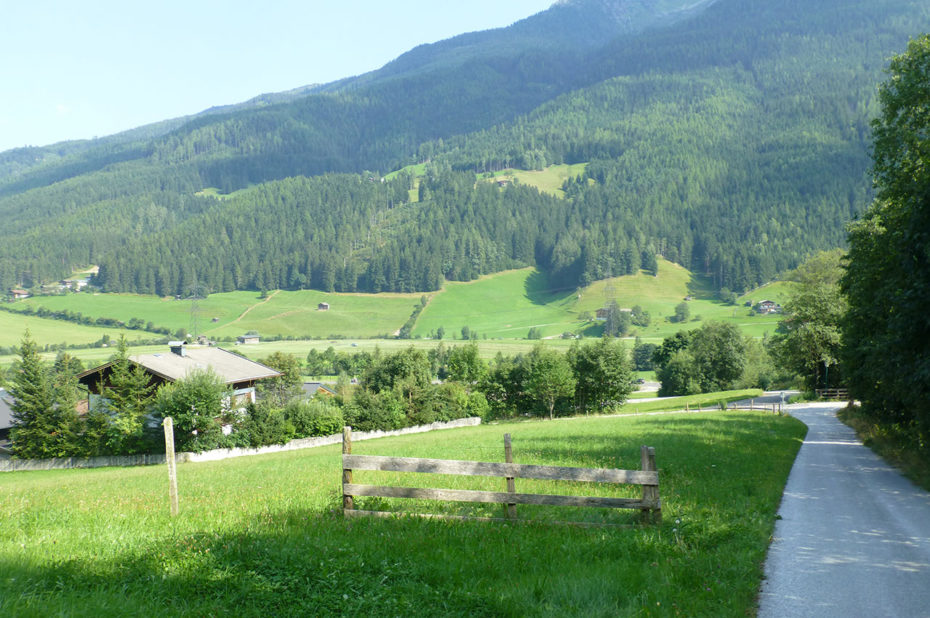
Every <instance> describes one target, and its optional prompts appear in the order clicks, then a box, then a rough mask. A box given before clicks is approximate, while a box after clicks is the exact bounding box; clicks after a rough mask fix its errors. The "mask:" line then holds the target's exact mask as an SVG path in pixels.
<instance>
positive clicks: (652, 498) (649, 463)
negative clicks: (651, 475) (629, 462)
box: [639, 445, 662, 523]
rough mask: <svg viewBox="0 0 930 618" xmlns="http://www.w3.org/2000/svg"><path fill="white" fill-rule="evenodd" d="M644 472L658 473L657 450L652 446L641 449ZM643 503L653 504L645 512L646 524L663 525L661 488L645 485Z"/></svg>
mask: <svg viewBox="0 0 930 618" xmlns="http://www.w3.org/2000/svg"><path fill="white" fill-rule="evenodd" d="M639 453H640V460H641V462H642V469H643V472H656V471H657V470H658V468H656V450H655V449H654V448H652V447H650V446H645V445H644V446H641V447H640V449H639ZM643 502H646V503H649V504H653V505H654V506H653V507H652V508H651V509H649V510H648V511H643V519H644V520H645V521H646V522H650V521H651V522H654V523H661V521H662V507H661V505H660V504H659V488H658V487H656V486H655V485H643Z"/></svg>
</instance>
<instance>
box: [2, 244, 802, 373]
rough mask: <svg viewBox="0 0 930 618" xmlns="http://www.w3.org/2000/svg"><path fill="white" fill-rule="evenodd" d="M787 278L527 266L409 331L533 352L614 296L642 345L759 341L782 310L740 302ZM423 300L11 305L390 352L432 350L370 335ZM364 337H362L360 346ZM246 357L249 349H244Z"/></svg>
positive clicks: (490, 279)
mask: <svg viewBox="0 0 930 618" xmlns="http://www.w3.org/2000/svg"><path fill="white" fill-rule="evenodd" d="M792 285H793V284H791V283H786V282H776V283H772V284H769V285H767V286H765V287H763V288H760V289H758V290H754V291H753V292H751V293H750V294H747V295H745V296H743V297H741V298H740V299H739V303H738V304H737V305H736V306H734V305H725V304H723V303H721V302H720V301H719V300H716V298H715V297H714V294H713V292H712V290H711V286H710V283H709V282H708V281H707V280H706V279H704V278H702V277H697V276H695V275H693V274H691V273H690V272H688V271H687V270H685V269H684V268H682V267H681V266H678V265H676V264H672V263H670V262H667V261H665V260H659V273H658V276H655V277H654V276H652V275H649V274H646V273H642V272H641V273H639V274H636V275H630V276H625V277H616V278H613V279H609V280H605V281H597V282H595V283H593V284H592V285H590V286H588V287H586V288H583V289H580V290H576V289H571V290H565V289H553V286H551V285H550V284H549V282H548V278H547V277H546V275H545V274H544V273H541V272H539V271H537V270H535V269H532V268H525V269H521V270H513V271H507V272H503V273H497V274H494V275H488V276H485V277H482V278H480V279H478V280H475V281H471V282H468V283H464V282H449V283H447V284H446V285H445V287H444V288H443V289H442V290H441V291H439V292H434V293H431V294H429V295H428V297H429V299H430V302H429V304H428V306H427V307H426V309H424V310H423V312H422V313H421V314H420V317H419V319H418V320H417V323H416V325H415V327H414V330H413V334H414V336H415V337H428V336H430V334H431V333H434V332H436V331H437V330H438V329H439V328H440V327H442V328H443V329H444V330H445V337H444V340H445V341H446V342H447V344H448V343H450V342H451V341H453V338H456V339H457V338H459V337H460V336H461V331H462V327H464V326H467V327H468V328H469V329H471V330H472V332H476V333H478V336H479V338H480V339H481V341H480V345H481V348H482V353H483V354H485V356H486V357H492V356H493V355H494V354H496V352H497V351H502V352H504V353H505V354H507V351H508V350H519V351H526V350H529V349H530V348H531V347H532V345H533V343H534V342H531V341H527V340H526V337H527V335H528V333H529V330H530V329H531V328H536V329H537V330H538V331H539V332H540V333H541V335H542V336H543V337H548V338H555V337H558V336H559V335H561V334H562V333H564V332H572V333H582V334H584V335H586V336H594V337H597V336H600V333H601V331H602V329H603V323H602V322H598V321H596V320H591V321H583V320H581V319H580V318H581V316H582V315H583V314H585V313H587V314H589V315H594V314H595V312H596V311H597V309H599V308H601V307H604V306H606V305H607V304H608V303H609V301H610V300H611V299H615V300H616V301H617V303H618V304H619V305H620V306H621V307H627V308H631V307H633V306H634V305H640V306H642V307H643V308H644V309H645V310H646V311H648V312H649V313H650V314H651V316H652V323H651V324H650V326H648V327H646V328H642V327H634V329H633V331H632V332H631V333H630V334H629V336H630V338H632V337H635V336H639V337H641V338H642V339H643V340H644V341H648V342H652V343H659V342H661V341H662V339H664V338H665V337H667V336H669V335H672V334H674V333H675V332H677V331H678V330H681V329H691V328H697V327H699V326H700V325H701V324H702V323H703V321H706V320H711V319H713V320H722V321H725V322H730V323H733V324H736V325H737V326H739V328H740V329H741V330H742V331H743V332H744V333H746V334H747V335H750V336H753V337H762V336H763V335H764V334H765V333H769V334H771V333H774V331H775V328H776V327H777V325H778V321H779V319H780V316H778V315H769V316H760V315H757V314H755V313H754V312H752V311H751V310H750V308H748V307H745V306H744V305H743V303H744V302H745V301H746V300H750V299H751V300H753V301H755V302H758V301H760V300H763V299H770V300H774V301H776V302H779V303H784V301H785V300H787V299H788V298H789V296H790V293H791V287H792ZM686 296H691V297H692V298H693V300H691V301H689V308H690V312H691V317H692V319H691V320H690V321H688V322H686V323H684V324H678V323H675V322H671V321H669V320H668V318H669V316H671V315H673V314H674V311H675V305H677V304H678V303H680V302H682V300H683V299H684V298H685V297H686ZM420 298H421V295H420V294H327V293H324V292H318V291H314V290H302V291H292V292H291V291H276V292H272V293H271V294H269V296H268V297H267V298H264V299H262V298H260V296H259V294H258V293H256V292H229V293H222V294H211V295H210V296H209V297H208V298H206V299H203V300H199V301H197V305H196V307H192V303H191V301H186V300H174V299H165V298H158V297H155V296H140V295H131V294H91V293H80V294H68V295H64V296H39V297H34V298H30V299H27V300H24V301H19V302H18V303H15V304H13V305H11V306H12V307H26V306H32V307H40V306H41V307H47V308H48V309H50V310H52V311H61V310H69V311H72V312H75V313H77V312H79V313H82V314H83V315H86V316H90V317H93V318H98V317H106V318H114V319H117V320H122V321H123V322H128V321H129V320H130V319H132V318H138V319H140V320H142V321H143V322H152V323H153V324H154V325H155V326H159V327H165V328H168V329H169V330H170V331H171V332H172V333H173V332H175V331H177V330H179V329H181V330H185V331H188V330H190V326H191V323H192V319H191V318H192V310H193V316H194V317H195V318H196V322H197V324H198V325H199V332H201V333H203V334H206V335H207V336H208V337H224V338H232V337H235V336H238V335H241V334H243V333H245V332H247V331H249V330H255V331H258V332H259V333H260V334H261V335H264V336H266V337H267V336H283V337H293V338H296V339H308V340H309V339H311V338H312V339H317V340H316V341H300V342H280V343H277V344H272V345H274V346H276V348H275V350H271V351H276V350H282V351H291V352H292V353H296V354H297V355H298V356H305V355H306V354H307V352H308V351H309V350H310V348H311V347H317V348H320V347H322V348H326V347H327V346H328V345H330V344H329V343H326V341H327V339H333V340H334V341H336V343H333V344H332V345H334V347H337V348H339V347H340V346H349V345H350V343H349V341H351V342H352V343H355V342H356V341H355V340H354V339H353V340H349V341H342V339H345V338H358V340H359V341H358V345H359V346H365V347H366V348H373V347H374V345H380V346H381V347H382V348H385V349H397V348H399V347H406V346H408V345H411V344H413V345H426V346H429V347H432V346H433V345H434V342H432V341H430V342H415V341H400V342H398V341H391V340H388V339H381V340H380V341H377V342H371V341H370V340H372V338H375V337H382V338H383V337H385V336H387V337H390V336H392V335H393V334H394V333H396V332H397V331H398V329H400V327H401V326H402V325H403V324H404V322H405V321H406V320H407V318H408V317H409V316H410V314H411V312H412V311H413V309H414V306H415V305H416V304H417V303H418V302H419V301H420ZM321 302H326V303H329V305H330V309H329V311H318V310H317V305H318V304H319V303H321ZM214 320H215V321H214ZM4 324H9V327H7V328H4V329H3V331H2V333H0V346H11V345H16V344H18V343H19V341H20V339H21V337H22V332H23V330H25V326H26V325H29V328H30V329H31V331H32V334H33V337H34V338H35V339H36V341H37V342H38V343H39V344H40V345H45V344H59V343H62V342H67V343H75V344H81V343H91V342H93V341H97V340H99V339H100V337H101V336H102V335H103V334H104V333H109V334H110V335H111V337H112V336H115V334H116V332H117V331H115V330H113V329H99V328H92V327H86V326H79V325H75V324H72V323H68V322H64V321H59V320H44V319H39V318H35V317H26V316H23V317H20V316H15V315H12V314H9V313H2V312H0V326H3V325H4ZM152 336H153V335H152V334H150V333H140V332H138V331H127V337H128V338H129V339H136V338H151V337H152ZM320 339H322V341H319V340H320ZM362 339H366V340H369V341H368V342H366V343H362V342H361V341H360V340H362ZM549 344H551V345H555V346H564V347H567V346H568V345H569V342H567V341H565V342H561V341H556V340H555V339H550V340H549V341H547V345H549ZM263 345H264V344H263ZM246 353H247V354H249V355H252V352H251V351H248V352H246ZM269 353H270V352H269ZM94 354H96V352H92V351H91V352H89V355H91V356H93V355H94ZM6 364H8V361H7V359H4V358H2V357H0V365H6Z"/></svg>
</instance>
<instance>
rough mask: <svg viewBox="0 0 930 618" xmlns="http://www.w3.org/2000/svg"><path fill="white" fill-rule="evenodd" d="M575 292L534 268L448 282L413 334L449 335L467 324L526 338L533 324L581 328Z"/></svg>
mask: <svg viewBox="0 0 930 618" xmlns="http://www.w3.org/2000/svg"><path fill="white" fill-rule="evenodd" d="M574 302H575V293H574V290H553V289H551V287H550V285H549V281H548V278H547V277H546V275H545V274H544V273H541V272H539V271H537V270H535V269H532V268H524V269H521V270H512V271H508V272H504V273H498V274H496V275H488V276H486V277H482V278H480V279H477V280H476V281H471V282H468V283H460V282H449V283H446V286H445V287H444V288H443V290H442V292H441V293H439V294H436V295H435V296H433V297H432V299H431V300H430V303H429V305H427V307H426V309H424V310H423V313H421V314H420V318H419V319H418V320H417V324H416V327H415V328H414V330H413V334H414V336H424V337H425V336H428V335H429V333H430V332H433V331H436V330H437V329H438V328H439V327H442V328H443V329H445V331H446V337H451V336H452V335H453V334H455V335H456V336H459V335H460V333H461V330H462V327H463V326H468V328H470V329H471V330H472V331H476V332H478V333H479V335H480V336H485V335H486V336H488V337H490V338H505V339H525V338H526V336H527V334H528V333H529V330H530V328H533V327H535V328H538V329H539V330H540V332H541V333H542V334H543V336H551V335H558V334H561V333H563V332H564V331H566V330H572V329H573V328H575V327H577V326H578V321H577V317H576V316H575V314H574V312H573V311H572V307H573V305H574Z"/></svg>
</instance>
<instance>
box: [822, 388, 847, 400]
mask: <svg viewBox="0 0 930 618" xmlns="http://www.w3.org/2000/svg"><path fill="white" fill-rule="evenodd" d="M817 396H818V397H820V398H821V399H835V400H837V401H846V400H847V399H849V390H847V389H845V388H818V389H817Z"/></svg>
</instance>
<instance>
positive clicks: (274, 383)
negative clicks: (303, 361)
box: [257, 352, 303, 408]
mask: <svg viewBox="0 0 930 618" xmlns="http://www.w3.org/2000/svg"><path fill="white" fill-rule="evenodd" d="M260 362H261V363H262V364H263V365H266V366H268V367H271V368H272V369H274V370H275V371H279V372H281V375H280V376H279V377H277V378H270V379H268V380H262V381H261V382H260V383H259V385H258V387H257V390H258V393H259V395H260V396H261V397H262V398H266V399H267V400H268V401H269V403H271V405H272V406H277V407H279V408H280V407H283V406H284V405H285V404H286V403H287V402H288V401H290V400H291V399H293V398H295V397H297V396H298V395H300V388H301V385H302V384H303V376H302V375H301V366H300V359H298V358H297V357H296V356H294V355H293V354H288V353H286V352H274V353H272V354H270V355H269V356H266V357H265V358H263V359H262V360H261V361H260Z"/></svg>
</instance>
